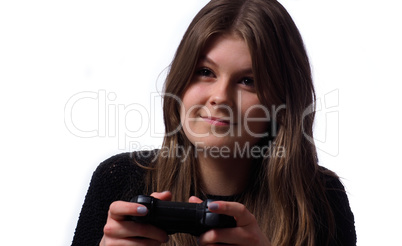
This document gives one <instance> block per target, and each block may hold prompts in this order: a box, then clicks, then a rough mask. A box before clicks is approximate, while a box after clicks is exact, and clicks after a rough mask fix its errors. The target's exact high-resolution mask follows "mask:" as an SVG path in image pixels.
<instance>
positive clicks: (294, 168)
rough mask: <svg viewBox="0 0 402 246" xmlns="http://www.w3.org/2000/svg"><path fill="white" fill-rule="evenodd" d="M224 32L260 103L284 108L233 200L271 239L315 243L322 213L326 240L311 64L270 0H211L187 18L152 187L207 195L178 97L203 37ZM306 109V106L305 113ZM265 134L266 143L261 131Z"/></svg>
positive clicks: (327, 212)
mask: <svg viewBox="0 0 402 246" xmlns="http://www.w3.org/2000/svg"><path fill="white" fill-rule="evenodd" d="M223 34H234V35H237V36H239V37H240V38H242V39H244V41H245V42H246V43H247V45H248V47H249V50H250V54H251V57H252V66H253V74H254V79H255V82H256V84H255V86H256V91H257V95H258V97H259V99H260V101H261V103H262V104H263V105H265V106H266V107H270V108H272V106H276V107H277V108H281V109H280V110H278V112H275V116H276V117H275V118H274V119H273V120H274V121H275V122H276V124H272V127H271V130H270V132H271V136H272V135H273V136H274V137H275V138H274V143H275V144H271V145H269V146H270V151H272V153H271V155H270V157H269V158H263V159H260V160H257V161H256V165H254V166H255V168H254V170H253V172H252V175H254V176H253V178H252V179H250V184H249V185H248V187H247V188H246V190H245V191H244V192H243V195H242V196H241V197H239V198H238V201H239V202H242V203H243V204H245V205H246V206H247V208H248V209H249V210H250V211H251V212H252V213H253V214H254V215H255V217H256V218H257V220H258V223H259V226H260V228H261V229H262V230H263V231H264V232H266V235H267V237H268V238H269V239H270V240H271V243H272V245H315V242H316V239H317V237H318V235H317V234H318V231H321V232H322V229H318V228H317V224H319V223H317V221H318V220H319V217H320V216H323V217H325V219H324V220H323V221H327V223H326V224H325V225H323V227H325V230H324V233H325V235H327V236H326V238H328V240H329V238H330V236H331V233H332V232H333V230H334V222H333V221H334V219H333V216H332V213H331V209H330V205H329V204H328V200H327V199H326V196H325V189H324V184H323V181H322V180H321V179H320V177H321V176H322V175H321V174H322V172H323V171H321V170H320V169H319V166H318V164H317V162H318V160H317V154H316V149H315V146H314V143H313V142H311V141H309V139H310V140H311V138H306V137H304V136H305V135H307V136H310V137H312V136H313V131H312V127H313V121H314V102H315V92H314V87H313V83H312V78H311V70H310V64H309V61H308V57H307V54H306V51H305V48H304V44H303V41H302V38H301V36H300V33H299V31H298V29H297V27H296V25H295V24H294V22H293V20H292V18H291V17H290V16H289V14H288V13H287V11H286V10H285V9H284V8H283V6H282V5H280V4H279V3H278V2H277V1H275V0H212V1H211V2H209V3H208V4H207V5H206V6H205V7H204V8H203V9H202V10H201V11H200V12H199V13H198V14H197V15H196V16H195V18H194V19H193V21H192V22H191V24H190V26H189V27H188V29H187V31H186V33H185V34H184V36H183V39H182V41H181V43H180V45H179V47H178V49H177V52H176V54H175V57H174V59H173V61H172V63H171V66H170V71H169V73H168V76H167V78H166V82H165V88H164V93H165V94H164V102H163V112H164V123H165V131H166V135H165V138H164V141H163V144H162V150H163V152H164V154H163V155H162V154H160V155H159V156H158V158H157V161H156V162H155V163H154V165H153V166H152V169H151V171H150V172H149V175H148V181H147V182H148V188H149V190H150V191H163V190H170V191H171V192H172V194H173V200H176V201H187V200H188V198H189V197H190V196H191V195H196V196H200V197H205V194H204V192H203V189H202V185H201V184H200V178H199V174H198V171H197V168H196V165H195V163H197V159H196V158H195V155H194V154H187V155H185V153H184V152H185V151H188V150H190V153H192V152H191V151H193V149H192V148H191V147H192V144H191V143H190V142H189V140H188V139H187V138H186V136H185V134H184V132H183V130H182V129H181V127H180V98H181V97H182V95H183V93H184V92H185V89H186V88H187V86H188V85H189V83H190V81H191V78H192V76H193V74H194V71H195V68H196V64H197V62H198V59H199V57H200V55H201V53H202V52H203V49H204V48H205V46H206V44H207V42H208V41H209V40H210V39H211V38H212V37H215V36H217V35H223ZM172 95H175V96H177V97H174V96H172ZM281 105H282V107H281ZM307 109H311V110H309V111H308V112H309V113H308V114H306V113H305V112H306V110H307ZM264 141H265V142H264ZM262 142H263V143H262V144H265V145H268V144H269V143H268V141H266V139H264V140H262ZM275 146H281V147H282V148H283V149H285V151H286V152H285V155H280V156H278V155H276V153H277V151H278V150H277V148H276V147H275ZM178 153H179V154H178ZM180 153H181V154H180ZM184 156H185V157H186V158H183V157H184ZM330 175H335V174H330ZM169 244H170V245H196V242H195V239H194V238H193V237H191V236H189V235H180V234H177V235H174V236H172V240H170V243H169Z"/></svg>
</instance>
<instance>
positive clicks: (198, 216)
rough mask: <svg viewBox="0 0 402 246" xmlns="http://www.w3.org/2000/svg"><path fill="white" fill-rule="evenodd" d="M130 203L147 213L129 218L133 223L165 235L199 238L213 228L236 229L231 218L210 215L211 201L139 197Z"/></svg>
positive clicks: (214, 214)
mask: <svg viewBox="0 0 402 246" xmlns="http://www.w3.org/2000/svg"><path fill="white" fill-rule="evenodd" d="M130 202H135V203H139V204H142V205H145V206H146V207H147V208H148V213H147V214H146V215H145V216H131V217H130V219H132V220H133V221H135V222H140V223H149V224H152V225H154V226H156V227H159V228H161V229H162V230H164V231H166V232H167V234H174V233H189V234H191V235H194V236H199V235H201V234H202V233H204V232H206V231H208V230H210V229H213V228H230V227H236V220H235V219H234V218H233V217H232V216H228V215H224V214H216V213H212V212H210V211H209V210H208V204H209V203H211V202H213V200H210V199H208V200H205V201H204V202H202V203H186V202H168V201H162V200H159V199H157V198H154V197H151V196H143V195H139V196H136V197H134V198H133V199H131V201H130Z"/></svg>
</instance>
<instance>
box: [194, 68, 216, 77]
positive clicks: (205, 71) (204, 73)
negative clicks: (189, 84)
mask: <svg viewBox="0 0 402 246" xmlns="http://www.w3.org/2000/svg"><path fill="white" fill-rule="evenodd" d="M196 74H197V75H199V76H204V77H211V76H213V73H212V71H211V70H209V69H208V68H201V69H199V70H197V72H196Z"/></svg>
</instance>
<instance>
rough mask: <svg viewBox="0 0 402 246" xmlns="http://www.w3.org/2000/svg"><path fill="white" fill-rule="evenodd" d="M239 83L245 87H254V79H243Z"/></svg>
mask: <svg viewBox="0 0 402 246" xmlns="http://www.w3.org/2000/svg"><path fill="white" fill-rule="evenodd" d="M240 83H241V84H243V85H245V86H249V87H254V79H252V78H243V79H242V80H241V81H240Z"/></svg>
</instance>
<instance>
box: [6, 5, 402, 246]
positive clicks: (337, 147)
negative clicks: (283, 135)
mask: <svg viewBox="0 0 402 246" xmlns="http://www.w3.org/2000/svg"><path fill="white" fill-rule="evenodd" d="M138 2H139V1H82V0H80V1H44V0H39V1H18V0H16V1H1V2H0V83H1V87H0V107H1V111H0V113H1V119H0V144H1V146H0V147H1V148H0V149H1V152H0V153H1V154H0V165H1V169H0V191H1V193H0V197H1V203H0V211H1V217H0V221H1V222H0V225H1V228H0V232H1V237H0V238H1V239H0V240H1V244H2V245H70V243H71V240H72V237H73V233H74V229H75V224H76V221H77V218H78V215H79V212H80V208H81V205H82V202H83V199H84V196H85V193H86V190H87V188H88V184H89V181H90V178H91V175H92V172H93V171H94V170H95V168H96V166H97V165H98V164H99V163H100V162H101V161H103V160H104V159H106V158H108V157H109V156H111V155H114V154H116V153H120V152H125V151H130V150H131V149H134V148H136V149H146V148H158V147H159V145H160V143H161V139H160V138H158V137H155V136H154V135H155V134H154V135H152V134H151V133H152V132H151V129H153V131H154V132H156V133H160V132H161V131H162V129H163V125H162V120H161V110H160V99H158V98H156V100H155V101H154V100H151V98H150V93H152V92H158V91H160V90H161V87H162V83H163V71H164V69H165V68H166V67H167V66H168V65H169V63H170V61H171V59H172V57H173V54H174V52H175V49H176V47H177V45H178V43H179V41H180V39H181V36H182V35H183V33H184V30H185V28H186V27H187V25H188V24H189V22H190V20H191V18H192V17H193V16H194V15H195V13H196V12H197V11H198V10H199V9H200V8H201V7H202V6H203V5H204V4H205V3H206V2H207V1H205V0H204V1H199V0H197V1H196V0H175V1H172V0H170V1H162V0H153V1H141V3H138ZM282 2H283V4H284V5H285V6H286V8H287V9H288V10H289V12H290V13H291V15H292V16H293V18H294V20H295V22H296V24H297V25H298V26H299V29H300V31H301V33H302V35H303V37H304V40H305V44H306V47H307V50H308V52H309V55H310V58H311V62H312V66H313V71H314V79H315V84H316V88H317V96H318V97H319V98H320V99H321V101H320V102H321V103H322V104H321V106H322V108H321V109H322V110H321V111H320V112H318V116H317V121H316V136H317V140H318V146H319V148H320V150H319V155H320V163H321V165H323V166H326V167H328V168H330V169H332V170H334V171H336V172H337V173H338V175H339V176H341V177H342V181H343V182H344V184H345V186H346V188H347V191H348V195H349V199H350V204H351V207H352V209H353V211H354V214H355V219H356V229H357V235H358V245H402V243H401V242H400V239H399V238H400V232H401V231H402V226H401V221H402V212H401V209H400V208H401V207H402V206H401V205H402V204H401V198H400V197H401V192H400V189H401V188H402V181H401V177H400V176H401V175H400V171H401V168H400V165H401V164H402V163H401V161H400V159H401V158H400V153H401V151H400V146H401V144H400V141H401V139H402V134H401V125H402V120H401V117H400V112H401V110H400V106H401V93H400V90H399V89H400V88H401V87H400V84H401V83H402V75H401V72H400V69H401V66H402V62H401V57H402V48H401V44H402V34H401V23H402V15H401V14H400V12H401V7H400V4H399V3H398V2H399V1H391V0H384V1H363V0H349V1H339V0H337V1H318V0H315V1H307V0H297V1H296V0H293V1H290V0H289V1H286V2H285V1H282ZM161 73H162V76H161V77H159V78H158V76H159V74H161ZM104 95H105V96H107V97H105V98H104ZM91 97H92V98H91ZM74 98H76V99H77V98H81V100H76V101H74V102H76V103H75V104H74V103H72V100H73V99H74ZM66 105H67V107H66ZM71 105H73V107H72V108H71V107H70V106H71ZM139 105H143V106H144V107H145V108H147V112H150V115H149V117H148V116H146V115H144V114H143V113H141V112H143V111H139V109H141V108H140V106H139ZM69 107H70V108H69ZM99 107H101V108H100V109H99ZM102 107H103V108H102ZM66 108H67V111H68V112H67V113H66V114H65V109H66ZM69 109H71V110H69ZM137 109H138V110H137ZM130 110H131V111H130ZM136 110H137V111H136ZM99 112H100V114H99ZM151 113H152V114H151ZM151 115H152V117H154V121H153V122H156V125H155V126H152V128H151V125H150V123H149V118H150V117H151ZM141 116H142V117H143V118H142V119H143V120H142V121H141V122H143V125H139V120H138V119H140V118H139V117H141ZM66 117H67V118H68V119H67V125H66V123H65V118H66ZM69 120H70V121H69ZM68 122H73V123H74V124H75V126H76V129H81V130H85V131H92V130H98V132H97V135H98V136H96V137H92V138H84V137H82V136H83V135H81V137H80V134H78V133H77V132H74V129H72V128H71V125H70V127H69V125H68ZM147 124H149V127H150V128H145V127H146V126H147ZM141 129H148V130H147V131H145V133H144V135H143V136H141V137H136V138H130V137H127V138H126V139H125V138H123V137H122V136H124V133H125V130H128V131H129V132H131V133H132V132H135V131H137V130H138V131H140V130H141ZM118 131H119V132H118ZM139 133H140V132H138V134H139ZM82 134H84V133H82ZM85 134H91V132H87V133H85ZM119 134H123V135H120V137H119ZM326 134H327V135H326Z"/></svg>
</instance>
